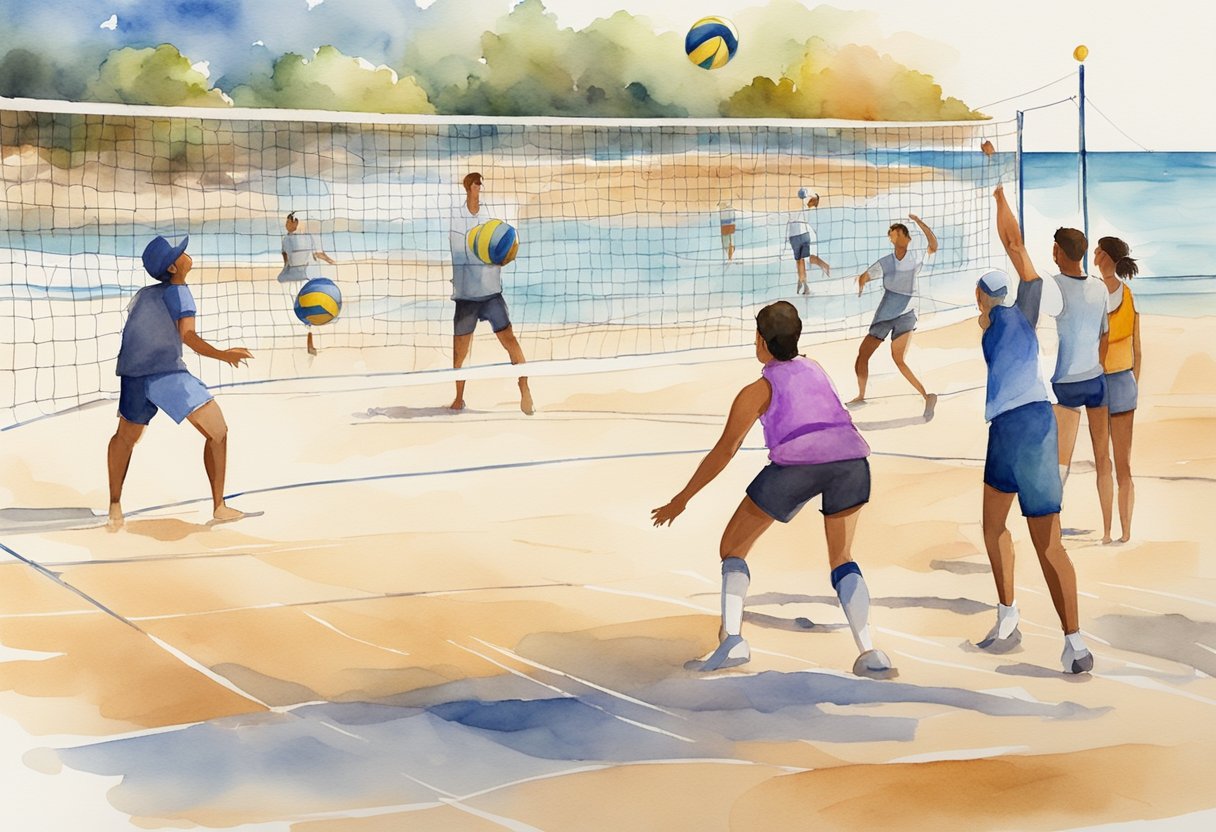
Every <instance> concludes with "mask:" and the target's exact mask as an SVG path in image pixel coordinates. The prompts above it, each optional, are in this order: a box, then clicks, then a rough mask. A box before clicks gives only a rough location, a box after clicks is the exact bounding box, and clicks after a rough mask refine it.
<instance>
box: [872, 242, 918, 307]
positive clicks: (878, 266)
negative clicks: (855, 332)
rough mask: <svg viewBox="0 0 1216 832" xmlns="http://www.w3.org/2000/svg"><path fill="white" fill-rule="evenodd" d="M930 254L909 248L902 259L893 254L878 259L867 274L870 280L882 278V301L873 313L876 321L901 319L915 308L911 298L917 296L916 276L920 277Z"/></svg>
mask: <svg viewBox="0 0 1216 832" xmlns="http://www.w3.org/2000/svg"><path fill="white" fill-rule="evenodd" d="M926 256H927V255H925V254H922V253H921V252H920V251H913V250H912V249H908V250H907V251H905V252H904V256H903V259H902V260H897V259H896V258H895V255H894V254H888V255H887V256H886V257H883V258H882V259H880V260H878V261H877V262H876V263H874V265H872V266H870V268H868V269H866V274H868V275H869V276H870V279H871V280H877V279H878V278H880V277H881V278H882V286H883V290H884V291H883V293H882V299H881V300H880V301H879V302H878V309H877V310H876V311H875V312H874V321H875V322H878V321H891V320H894V319H895V318H898V317H899V316H900V315H902V314H903V313H904V312H906V311H907V310H908V309H909V308H910V307H911V306H912V297H913V295H915V293H916V276H917V275H918V274H920V270H921V267H922V266H923V265H924V264H925V258H926Z"/></svg>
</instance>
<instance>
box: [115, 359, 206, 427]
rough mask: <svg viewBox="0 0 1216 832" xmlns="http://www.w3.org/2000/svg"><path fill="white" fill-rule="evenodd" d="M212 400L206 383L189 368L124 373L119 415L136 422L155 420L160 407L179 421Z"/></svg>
mask: <svg viewBox="0 0 1216 832" xmlns="http://www.w3.org/2000/svg"><path fill="white" fill-rule="evenodd" d="M209 401H211V393H210V392H208V390H207V386H206V385H205V384H203V383H202V382H201V381H199V380H198V379H197V378H195V377H194V376H192V375H190V373H188V372H187V371H186V370H177V371H176V372H172V373H156V374H155V375H150V376H123V377H122V380H121V386H120V388H119V393H118V415H119V416H121V417H122V418H124V419H126V420H127V421H128V422H131V423H133V424H136V425H146V424H148V423H149V422H151V421H152V417H153V416H155V415H156V411H157V410H163V411H165V412H166V413H168V414H169V418H171V419H172V420H173V421H175V422H177V423H178V424H179V425H180V424H181V423H182V421H183V420H185V418H186V417H187V416H189V415H190V414H191V413H193V412H194V411H196V410H198V409H199V408H200V407H202V406H203V405H205V404H206V403H207V402H209Z"/></svg>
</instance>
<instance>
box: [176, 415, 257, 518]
mask: <svg viewBox="0 0 1216 832" xmlns="http://www.w3.org/2000/svg"><path fill="white" fill-rule="evenodd" d="M186 418H187V419H189V420H190V424H192V425H194V427H195V429H197V430H198V432H199V433H201V434H202V435H203V439H204V442H203V467H204V468H205V469H206V471H207V480H208V481H209V482H210V483H211V507H212V515H211V516H212V517H213V518H214V519H216V520H236V519H239V518H241V517H244V516H245V514H244V512H241V511H238V510H237V509H234V508H231V507H230V506H227V505H225V503H224V480H225V478H226V476H227V473H228V423H227V422H226V421H224V413H223V411H221V410H220V406H219V403H218V402H216V401H215V399H212V400H210V401H209V402H207V403H206V404H204V405H202V406H201V407H199V408H198V409H196V410H195V411H193V412H192V413H191V414H190V415H189V416H187V417H186Z"/></svg>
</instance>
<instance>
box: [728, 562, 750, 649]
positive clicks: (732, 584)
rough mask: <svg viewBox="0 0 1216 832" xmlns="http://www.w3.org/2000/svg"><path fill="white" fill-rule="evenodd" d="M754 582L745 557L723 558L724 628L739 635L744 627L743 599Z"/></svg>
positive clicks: (731, 633) (729, 632) (733, 634)
mask: <svg viewBox="0 0 1216 832" xmlns="http://www.w3.org/2000/svg"><path fill="white" fill-rule="evenodd" d="M751 582H752V575H751V572H750V571H749V570H748V568H747V562H746V561H745V560H743V558H734V557H731V558H723V560H722V630H723V631H724V632H725V633H726V634H727V635H728V636H737V635H739V633H740V631H741V630H742V628H743V599H744V598H746V597H747V588H748V586H749V585H750V584H751Z"/></svg>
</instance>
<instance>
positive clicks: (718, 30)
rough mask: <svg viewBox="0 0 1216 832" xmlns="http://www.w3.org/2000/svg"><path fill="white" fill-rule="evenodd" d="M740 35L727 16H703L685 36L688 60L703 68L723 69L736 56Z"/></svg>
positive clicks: (685, 49)
mask: <svg viewBox="0 0 1216 832" xmlns="http://www.w3.org/2000/svg"><path fill="white" fill-rule="evenodd" d="M738 49H739V35H738V33H736V32H735V24H733V23H731V22H730V21H729V20H727V19H726V18H725V17H703V18H701V19H700V20H698V21H697V22H696V23H694V24H692V28H691V29H689V30H688V34H687V35H685V36H684V51H685V52H686V53H688V60H690V61H692V62H693V63H694V64H696V65H697V66H699V67H701V68H702V69H721V68H722V67H724V66H726V64H727V62H728V61H729V60H730V59H731V58H733V57H735V52H736V51H737V50H738Z"/></svg>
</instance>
